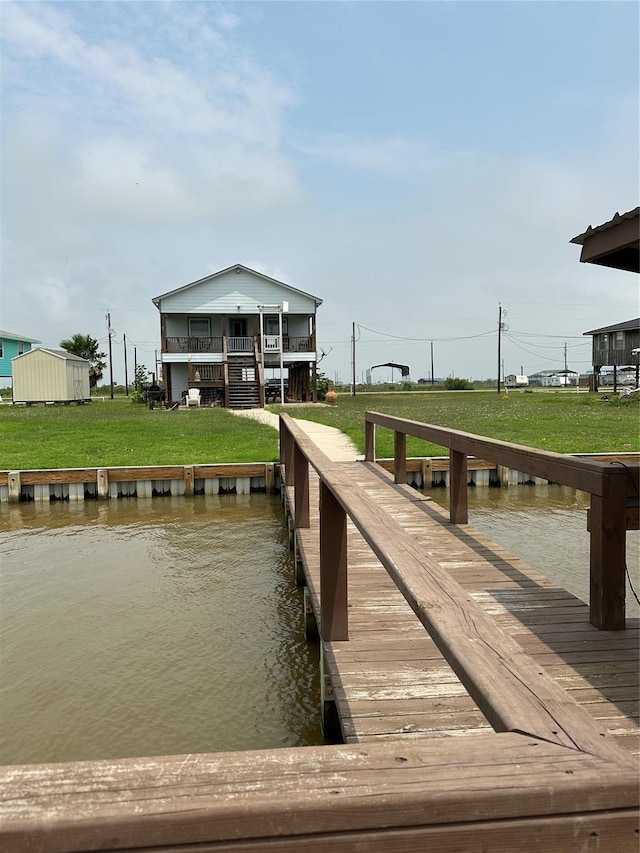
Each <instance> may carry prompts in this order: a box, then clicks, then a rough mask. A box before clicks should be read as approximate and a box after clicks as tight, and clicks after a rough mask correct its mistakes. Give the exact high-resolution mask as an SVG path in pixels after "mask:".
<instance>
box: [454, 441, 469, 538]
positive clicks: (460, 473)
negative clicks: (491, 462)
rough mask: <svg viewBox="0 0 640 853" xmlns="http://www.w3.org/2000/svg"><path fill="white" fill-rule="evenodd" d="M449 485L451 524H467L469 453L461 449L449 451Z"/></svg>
mask: <svg viewBox="0 0 640 853" xmlns="http://www.w3.org/2000/svg"><path fill="white" fill-rule="evenodd" d="M449 486H450V489H451V492H450V499H449V520H450V521H451V524H467V523H468V521H469V509H468V500H467V454H466V453H462V452H460V451H459V450H453V449H452V450H450V451H449Z"/></svg>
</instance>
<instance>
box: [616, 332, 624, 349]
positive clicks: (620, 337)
mask: <svg viewBox="0 0 640 853" xmlns="http://www.w3.org/2000/svg"><path fill="white" fill-rule="evenodd" d="M614 349H624V332H616V342H615V346H614Z"/></svg>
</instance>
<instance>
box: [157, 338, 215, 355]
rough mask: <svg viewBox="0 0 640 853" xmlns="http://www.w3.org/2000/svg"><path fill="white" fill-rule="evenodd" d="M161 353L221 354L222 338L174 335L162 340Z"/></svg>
mask: <svg viewBox="0 0 640 853" xmlns="http://www.w3.org/2000/svg"><path fill="white" fill-rule="evenodd" d="M163 352H218V353H219V352H222V336H221V335H217V336H215V337H190V336H189V335H176V336H173V337H166V338H165V339H164V349H163Z"/></svg>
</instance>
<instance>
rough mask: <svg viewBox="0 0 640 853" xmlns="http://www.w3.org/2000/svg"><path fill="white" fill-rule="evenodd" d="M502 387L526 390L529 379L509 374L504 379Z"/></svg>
mask: <svg viewBox="0 0 640 853" xmlns="http://www.w3.org/2000/svg"><path fill="white" fill-rule="evenodd" d="M504 387H505V388H528V387H529V377H528V376H523V375H519V376H518V375H516V374H515V373H510V374H509V375H508V376H505V377H504Z"/></svg>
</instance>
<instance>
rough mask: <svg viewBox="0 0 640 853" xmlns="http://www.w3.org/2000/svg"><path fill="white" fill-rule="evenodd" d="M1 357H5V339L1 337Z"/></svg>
mask: <svg viewBox="0 0 640 853" xmlns="http://www.w3.org/2000/svg"><path fill="white" fill-rule="evenodd" d="M0 358H4V341H3V340H2V338H0Z"/></svg>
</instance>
